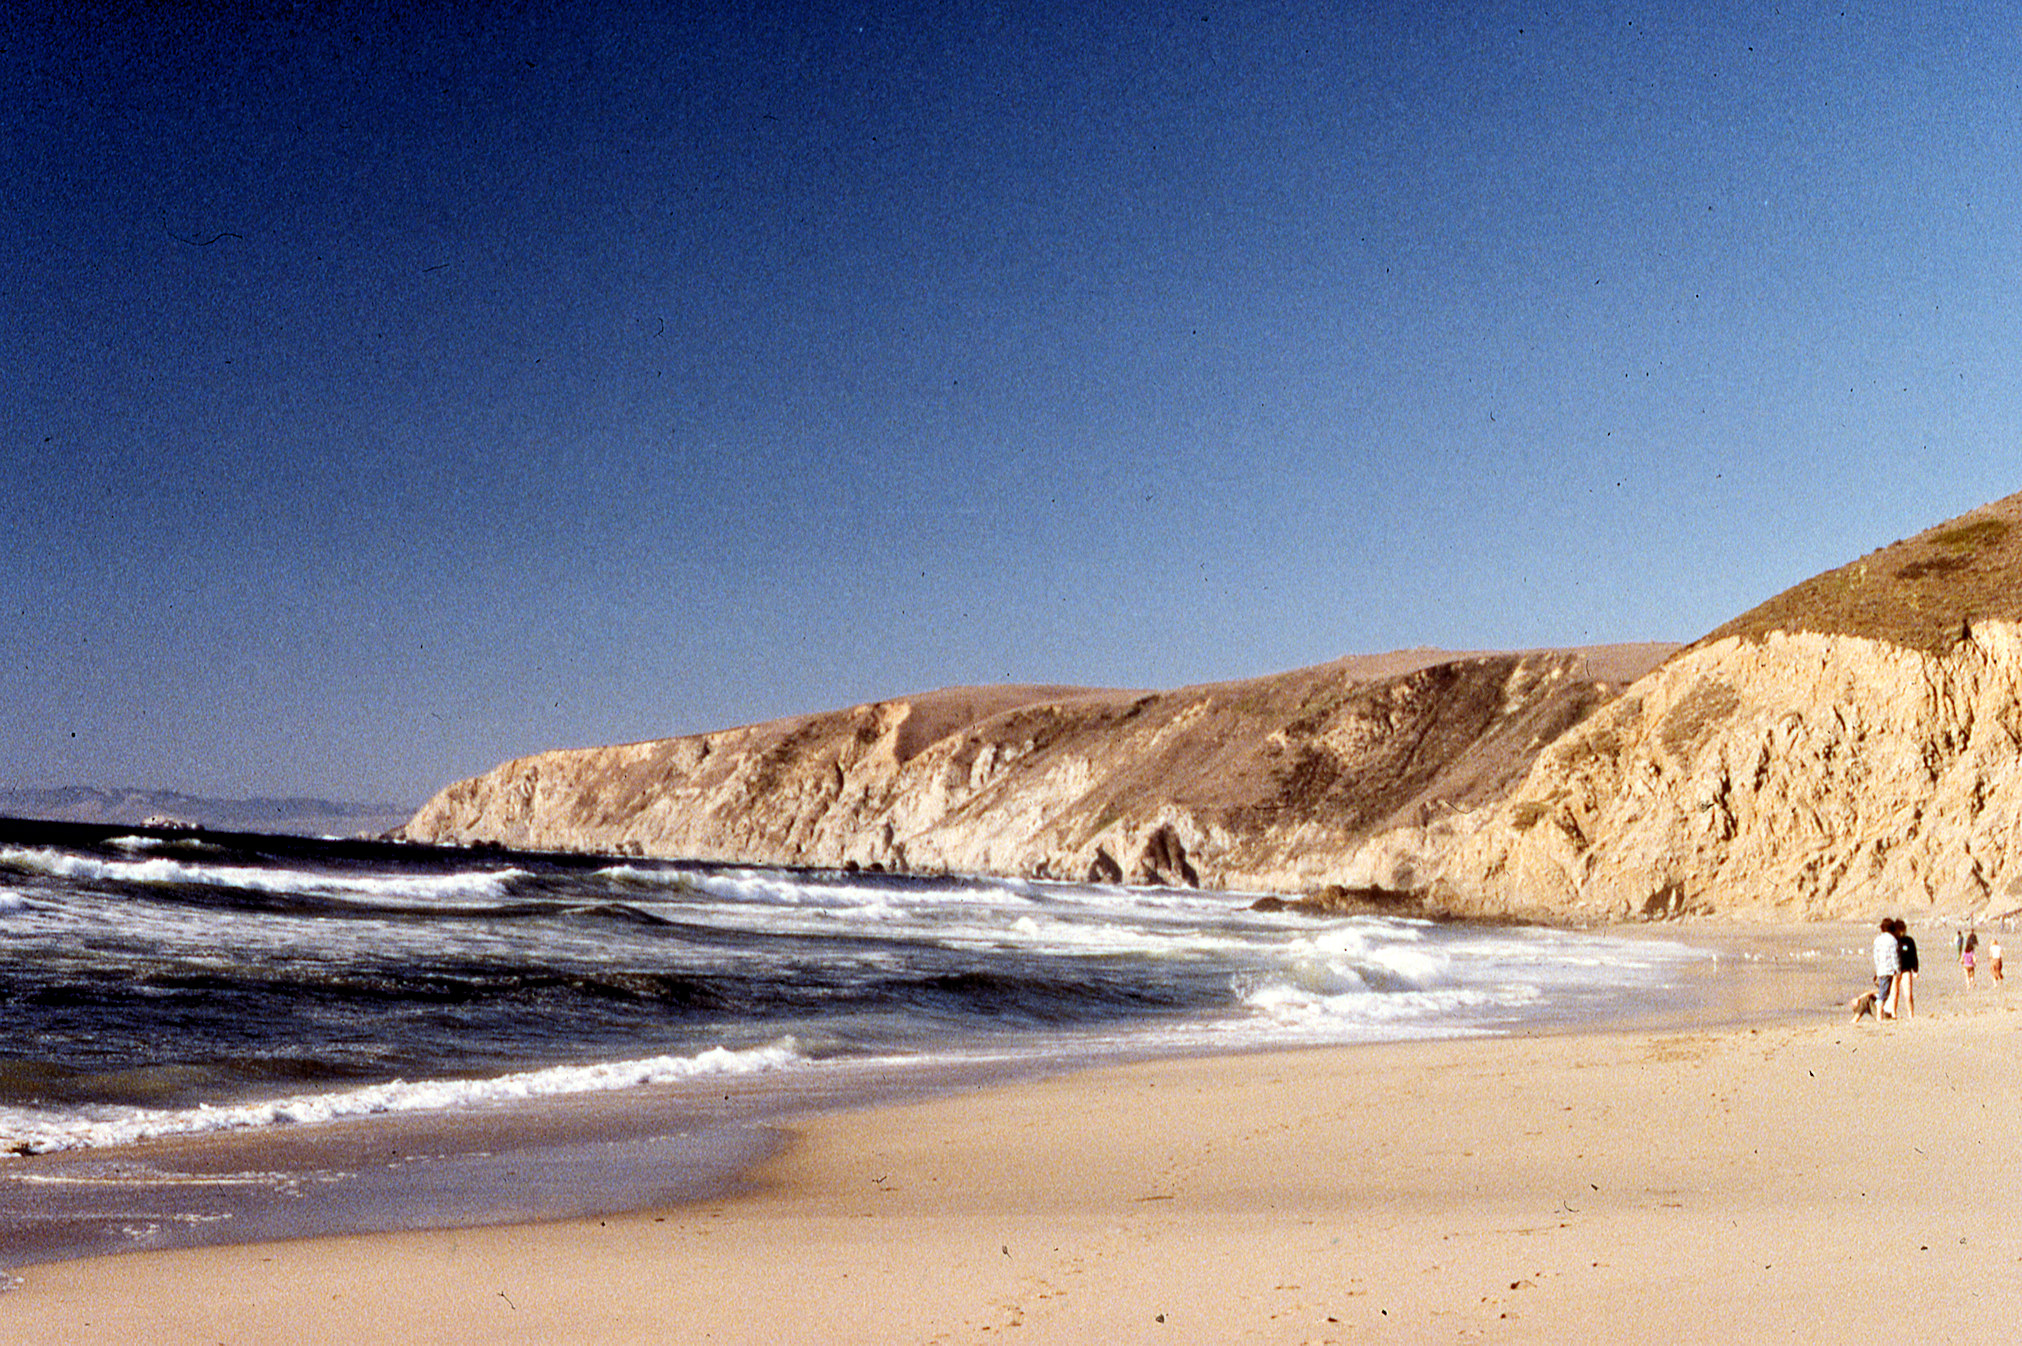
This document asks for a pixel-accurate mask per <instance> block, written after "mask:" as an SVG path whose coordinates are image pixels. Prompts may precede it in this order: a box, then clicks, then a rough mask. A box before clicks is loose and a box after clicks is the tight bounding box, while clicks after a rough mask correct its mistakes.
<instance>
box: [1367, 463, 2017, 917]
mask: <svg viewBox="0 0 2022 1346" xmlns="http://www.w3.org/2000/svg"><path fill="white" fill-rule="evenodd" d="M2018 620H2022V495H2017V496H2011V497H2009V498H2007V499H2005V500H2001V501H1997V502H1995V503H1994V504H1992V505H1988V506H1985V507H1984V508H1982V509H1979V510H1975V511H1973V512H1972V513H1970V514H1967V515H1964V516H1962V517H1961V518H1958V519H1955V520H1952V521H1950V522H1948V523H1945V524H1942V525H1939V526H1938V527H1936V528H1933V529H1931V530H1930V531H1928V532H1926V533H1923V534H1920V535H1918V536H1917V537H1915V538H1911V539H1909V540H1908V541H1905V542H1901V543H1897V544H1895V545H1894V546H1892V547H1888V548H1884V549H1882V550H1881V551H1878V552H1875V553H1873V554H1872V555H1870V556H1868V557H1865V558H1863V559H1862V560H1860V561H1857V562H1855V563H1853V564H1852V565H1849V566H1845V567H1842V568H1840V569H1838V570H1834V571H1830V572H1827V573H1826V574H1823V575H1820V576H1817V577H1815V578H1813V579H1811V580H1807V581H1806V582H1805V583H1803V584H1800V585H1798V586H1796V587H1795V588H1793V589H1791V590H1789V591H1788V592H1786V593H1783V594H1780V595H1778V596H1777V597H1776V598H1773V599H1771V600H1770V601H1769V602H1767V603H1765V604H1763V605H1761V606H1760V607H1758V608H1756V609H1754V610H1753V611H1751V612H1749V613H1746V614H1744V615H1743V616H1741V617H1739V618H1737V619H1735V620H1734V621H1733V622H1730V623H1728V624H1727V625H1726V626H1724V627H1722V628H1720V629H1719V630H1717V631H1715V632H1713V633H1712V634H1711V635H1709V636H1708V637H1706V639H1704V640H1703V641H1700V642H1699V643H1697V644H1695V645H1694V646H1692V647H1690V648H1688V649H1686V650H1684V651H1682V652H1680V653H1679V654H1677V655H1676V656H1674V657H1673V658H1672V659H1671V660H1670V661H1668V662H1667V663H1666V664H1665V665H1663V666H1662V667H1660V668H1658V669H1657V670H1656V671H1654V672H1653V673H1651V674H1650V675H1649V676H1647V677H1645V678H1643V679H1642V680H1640V681H1639V682H1637V683H1636V684H1635V685H1634V686H1633V687H1631V688H1629V689H1628V691H1627V692H1625V693H1624V694H1623V696H1622V697H1621V698H1620V699H1619V700H1618V701H1616V702H1615V703H1614V704H1612V705H1610V706H1608V707H1607V708H1605V709H1604V710H1602V711H1601V712H1599V713H1598V714H1596V715H1595V716H1593V717H1592V718H1591V719H1589V720H1587V721H1586V722H1585V723H1583V724H1581V725H1579V726H1578V727H1576V728H1575V729H1574V730H1573V731H1572V732H1570V733H1569V734H1567V735H1566V736H1565V737H1564V738H1563V739H1561V740H1559V741H1558V742H1556V743H1554V744H1552V745H1551V746H1550V747H1548V748H1547V749H1546V750H1545V751H1544V752H1543V753H1541V754H1540V755H1539V757H1538V759H1537V760H1536V762H1535V763H1534V764H1533V766H1532V767H1531V770H1530V772H1529V775H1528V777H1527V778H1526V780H1525V781H1524V782H1523V784H1522V785H1521V786H1520V787H1519V788H1518V789H1517V790H1516V791H1515V792H1514V793H1513V794H1512V795H1511V796H1510V797H1509V798H1508V799H1507V800H1505V801H1503V802H1501V803H1500V804H1497V805H1494V806H1492V807H1489V808H1486V809H1483V810H1480V811H1478V812H1477V813H1475V814H1471V815H1469V816H1468V817H1466V818H1463V819H1456V820H1455V822H1454V824H1453V825H1452V827H1451V829H1450V831H1449V845H1448V848H1447V849H1446V851H1445V853H1444V858H1443V860H1442V861H1441V862H1440V863H1439V865H1438V874H1437V876H1436V878H1435V879H1434V881H1433V883H1432V888H1433V891H1434V894H1435V896H1436V898H1437V899H1438V900H1440V901H1441V902H1443V903H1444V904H1447V905H1450V906H1452V907H1455V908H1458V909H1462V910H1470V911H1477V912H1483V913H1502V912H1523V911H1535V912H1546V913H1551V914H1556V915H1562V916H1563V915H1575V916H1582V917H1592V918H1601V919H1616V918H1622V917H1637V916H1661V915H1670V914H1677V913H1682V912H1695V911H1707V912H1719V913H1722V914H1729V915H1756V916H1763V917H1775V918H1810V917H1863V918H1864V917H1868V916H1871V915H1874V914H1876V913H1878V912H1893V913H1896V914H1901V915H1908V916H1918V915H1925V916H1930V915H1940V916H1945V917H1958V918H1961V919H1971V918H1974V917H1978V918H1980V919H1988V918H1992V917H1996V916H2000V915H2004V914H2007V913H2010V912H2014V911H2016V910H2017V909H2022V625H2018ZM1374 844H1376V845H1381V844H1382V840H1381V839H1380V838H1379V839H1378V840H1377V842H1376V843H1374Z"/></svg>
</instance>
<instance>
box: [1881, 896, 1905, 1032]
mask: <svg viewBox="0 0 2022 1346" xmlns="http://www.w3.org/2000/svg"><path fill="white" fill-rule="evenodd" d="M1902 966H1903V965H1902V964H1901V963H1900V962H1898V961H1897V956H1896V923H1895V922H1894V921H1893V920H1884V921H1883V922H1882V932H1881V933H1880V934H1879V935H1876V936H1875V1014H1876V1016H1877V1017H1879V1018H1883V1019H1891V1018H1894V1017H1895V1015H1894V1014H1893V1013H1892V1012H1891V1011H1890V1010H1889V1008H1888V1004H1889V992H1890V991H1893V990H1894V989H1895V986H1896V973H1898V972H1900V971H1902Z"/></svg>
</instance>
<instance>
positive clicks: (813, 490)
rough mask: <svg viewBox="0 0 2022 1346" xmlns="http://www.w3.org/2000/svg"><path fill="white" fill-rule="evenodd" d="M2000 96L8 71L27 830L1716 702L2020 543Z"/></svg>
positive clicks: (635, 22) (576, 32)
mask: <svg viewBox="0 0 2022 1346" xmlns="http://www.w3.org/2000/svg"><path fill="white" fill-rule="evenodd" d="M465 9H467V10H468V12H463V11H464V10H465ZM38 11H39V13H38ZM2018 34H2022V29H2018V27H2017V25H2016V23H2015V22H2014V16H2013V12H2012V10H2011V9H2009V8H2008V7H2006V6H1996V5H1992V4H1988V5H1978V6H1976V5H1946V6H1940V7H1935V8H1934V7H1929V6H1924V7H1917V6H1908V7H1905V6H1896V5H1857V6H1848V7H1844V8H1826V9H1816V8H1806V7H1794V8H1793V7H1785V8H1782V9H1776V8H1772V7H1769V6H1761V5H1728V4H1716V5H1709V6H1676V5H1670V4H1661V5H1660V4H1637V3H1629V4H1607V5H1587V4H1575V5H1552V6H1524V5H1502V4H1493V3H1489V4H1467V5H1441V4H1423V3H1414V4H1397V5H1391V4H1355V5H1339V6H1330V5H1298V4H1292V5H1227V6H1212V7H1207V8H1195V9H1189V10H1185V11H1181V10H1175V9H1172V8H1171V7H1168V6H1161V5H1144V6H1136V5H1112V4H1096V5H1015V4H1014V5H974V6H941V5H932V6H914V5H908V4H903V3H900V4H880V5H875V6H873V5H856V4H836V5H824V6H814V7H807V8H801V7H794V6H779V5H763V4H761V5H753V6H735V7H732V6H720V7H718V6H691V5H627V4H623V3H618V4H600V5H574V4H569V3H562V4H558V5H553V6H547V5H542V6H518V5H499V6H476V7H453V6H388V5H379V4H368V5H337V4H327V5H324V4H310V3H301V4H285V3H284V4H277V5H268V6H256V7H241V6H237V5H229V4H228V5H214V6H207V7H200V6H185V5H165V6H159V7H142V6H132V5H125V4H115V5H106V6H73V5H65V6H47V7H44V6H37V5H27V6H22V7H19V8H17V9H15V10H14V11H12V14H11V17H10V19H9V21H8V23H7V25H6V27H5V32H4V35H0V81H4V84H0V108H4V112H0V116H4V118H5V134H4V135H0V157H4V162H5V164H6V176H7V183H8V189H9V190H8V192H7V205H6V217H7V218H6V228H5V230H4V232H0V240H4V241H0V247H4V248H5V250H6V266H5V268H4V272H0V342H4V357H5V358H4V360H0V400H4V406H5V408H6V416H5V421H4V439H0V621H4V627H0V630H4V649H0V653H4V663H0V786H18V787H34V786H45V785H59V784H72V783H80V784H118V785H140V786H153V787H160V788H175V789H185V790H190V791H197V792H207V793H214V794H234V793H236V794H247V793H276V792H297V791H308V792H322V793H329V794H341V795H349V796H382V797H383V796H389V795H390V796H395V797H403V798H406V799H407V800H409V801H411V802H419V800H420V799H421V798H423V797H425V796H426V795H427V794H428V793H429V792H431V791H432V790H434V789H435V788H437V787H438V786H440V785H442V784H444V783H446V782H447V781H449V780H451V779H453V778H455V777H457V776H461V775H466V774H469V773H471V772H474V771H478V770H481V769H484V768H486V767H489V766H491V765H492V764H494V763H495V762H497V761H499V760H502V759H504V758H507V757H511V756H516V755H519V754H522V753H526V752H531V751H536V750H539V749H544V748H549V747H562V746H573V745H581V744H592V743H606V742H617V741H624V740H630V739H639V738H647V737H657V736H661V735H667V734H675V733H686V732H693V731H697V730H702V729H709V728H718V727H723V726H726V725H730V724H735V723H742V722H747V721H752V720H758V719H764V718H770V717H773V716H777V715H784V714H790V713H796V712H800V711H806V710H816V709H824V708H829V707H834V706H840V705H846V704H850V703H853V702H856V701H862V700H868V699H873V698H876V697H880V696H887V695H896V694H900V693H904V692H909V691H920V690H925V689H927V688H931V687H936V686H942V685H947V684H956V683H991V682H1003V681H1018V682H1027V681H1032V682H1036V681H1044V682H1080V683H1093V684H1105V685H1128V686H1150V687H1159V686H1173V685H1179V684H1182V683H1187V682H1198V681H1206V680H1214V679H1222V678H1231V677H1238V676H1246V675H1250V674H1257V673H1264V672H1270V671H1275V670H1279V669H1285V668H1291V667H1296V666H1299V665H1302V664H1309V663H1317V662H1320V661H1323V660H1327V659H1331V658H1334V657H1336V656H1339V655H1342V654H1346V653H1352V652H1367V651H1377V650H1382V649H1387V648H1393V647H1398V646H1411V645H1441V646H1449V647H1455V648H1509V647H1528V646H1539V645H1565V644H1581V643H1592V642H1603V641H1616V640H1640V639H1690V638H1692V637H1694V636H1697V635H1699V634H1702V633H1703V632H1705V631H1707V630H1709V629H1711V628H1712V627H1714V626H1716V625H1718V624H1719V623H1720V622H1722V621H1724V620H1725V619H1726V618H1728V617H1730V616H1732V615H1734V614H1735V613H1737V612H1739V611H1741V610H1743V609H1745V608H1747V607H1749V606H1752V605H1753V604H1754V603H1756V602H1758V601H1760V600H1761V599H1763V598H1766V597H1768V596H1769V595H1770V594H1772V593H1775V592H1776V591H1778V590H1780V589H1782V588H1784V587H1786V586H1788V585H1790V584H1792V583H1794V582H1796V581H1797V580H1799V579H1801V578H1803V577H1805V576H1807V575H1809V574H1812V573H1814V572H1816V571H1818V570H1821V569H1824V568H1826V567H1828V566H1832V565H1836V564H1838V563H1840V562H1843V561H1846V560H1849V559H1851V558H1853V557H1854V556H1857V555H1859V554H1861V553H1863V552H1865V551H1867V550H1869V549H1871V548H1873V547H1876V546H1880V545H1883V544H1886V543H1888V542H1891V541H1893V540H1895V539H1896V538H1899V537H1902V536H1905V535H1907V534H1909V533H1912V532H1915V531H1917V530H1919V529H1921V528H1923V527H1925V526H1927V525H1929V524H1931V523H1935V522H1937V521H1939V520H1941V519H1943V518H1946V517H1948V516H1950V515H1953V514H1957V513H1959V512H1961V511H1963V510H1965V509H1968V508H1970V507H1972V506H1974V505H1976V504H1980V503H1982V502H1984V501H1986V500H1989V499H1993V498H1995V497H1998V496H2002V495H2006V494H2008V493H2010V492H2012V491H2014V490H2016V489H2017V488H2018V487H2022V480H2017V473H2016V467H2017V454H2016V452H2015V450H2014V447H2013V446H2014V445H2015V443H2016V440H2017V429H2018V419H2022V381H2018V380H2017V379H2016V378H2015V377H2014V374H2013V370H2014V367H2015V365H2016V363H2017V359H2018V355H2022V294H2018V259H2022V246H2018V244H2022V226H2018V224H2017V221H2022V199H2018V197H2022V177H2018V176H2017V174H2016V173H2015V171H2014V165H2015V164H2016V162H2017V161H2018V159H2022V97H2018V88H2017V83H2016V80H2017V76H2016V71H2018V70H2022V50H2018V46H2022V41H2018Z"/></svg>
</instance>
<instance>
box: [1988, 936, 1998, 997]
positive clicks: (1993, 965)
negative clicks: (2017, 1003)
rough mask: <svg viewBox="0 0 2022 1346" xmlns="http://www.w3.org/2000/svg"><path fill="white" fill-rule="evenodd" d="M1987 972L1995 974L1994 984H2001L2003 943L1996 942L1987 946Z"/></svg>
mask: <svg viewBox="0 0 2022 1346" xmlns="http://www.w3.org/2000/svg"><path fill="white" fill-rule="evenodd" d="M1987 970H1988V971H1989V972H1991V973H1993V974H1994V984H1995V985H1996V986H1999V985H2000V984H2001V941H2000V940H1998V939H1997V940H1995V941H1994V942H1993V943H1992V944H1989V945H1988V946H1987Z"/></svg>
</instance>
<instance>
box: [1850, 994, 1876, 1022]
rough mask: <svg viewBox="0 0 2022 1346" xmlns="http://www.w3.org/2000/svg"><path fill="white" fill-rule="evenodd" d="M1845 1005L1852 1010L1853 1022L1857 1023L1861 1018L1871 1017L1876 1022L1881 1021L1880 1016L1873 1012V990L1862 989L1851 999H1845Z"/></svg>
mask: <svg viewBox="0 0 2022 1346" xmlns="http://www.w3.org/2000/svg"><path fill="white" fill-rule="evenodd" d="M1846 1007H1847V1008H1848V1009H1850V1010H1852V1011H1853V1017H1854V1022H1855V1023H1859V1022H1860V1021H1861V1020H1862V1019H1873V1020H1875V1021H1876V1022H1877V1023H1879V1022H1881V1017H1882V1016H1881V1015H1879V1014H1877V1013H1875V993H1874V992H1873V991H1862V992H1861V993H1860V994H1859V995H1857V996H1855V997H1854V998H1853V999H1852V1000H1849V1001H1847V1002H1846Z"/></svg>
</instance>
